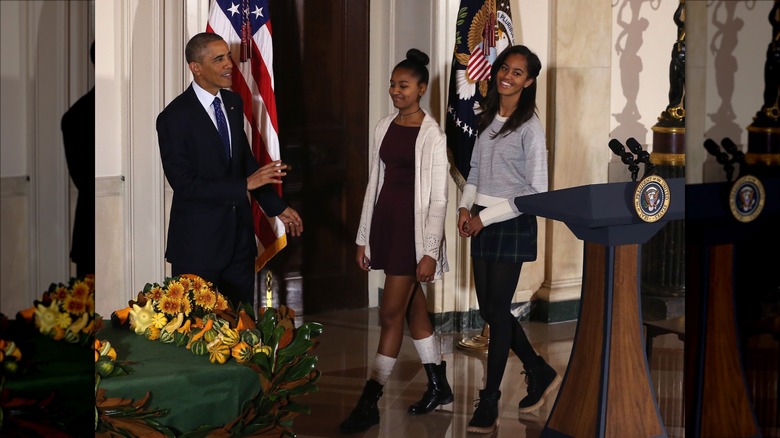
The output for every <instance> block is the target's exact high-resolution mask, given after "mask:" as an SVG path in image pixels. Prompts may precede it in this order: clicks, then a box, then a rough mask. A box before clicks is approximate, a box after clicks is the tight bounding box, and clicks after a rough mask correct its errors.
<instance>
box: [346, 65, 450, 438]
mask: <svg viewBox="0 0 780 438" xmlns="http://www.w3.org/2000/svg"><path fill="white" fill-rule="evenodd" d="M427 64H428V56H427V55H426V54H425V53H423V52H421V51H419V50H417V49H410V50H409V51H408V52H407V53H406V59H405V60H403V61H401V62H400V63H398V65H396V66H395V68H394V69H393V73H392V76H391V78H390V90H389V92H390V97H391V98H392V99H393V105H394V106H395V108H396V109H398V111H397V112H395V113H393V114H390V115H389V116H387V117H384V118H383V119H381V120H380V121H379V123H377V126H376V129H375V131H374V147H373V150H372V156H371V168H370V172H369V179H368V186H367V187H366V194H365V197H364V200H363V212H362V214H361V218H360V226H359V228H358V234H357V239H356V241H355V243H356V244H357V254H356V261H357V264H358V266H359V267H360V268H361V269H363V270H365V271H369V270H371V269H382V270H384V273H385V286H384V293H383V295H382V302H381V304H380V310H379V318H380V321H381V326H382V327H381V333H380V337H379V346H378V347H377V354H376V358H375V359H374V364H373V369H372V372H371V377H370V378H369V379H368V381H367V382H366V385H365V387H364V389H363V394H362V395H361V397H360V400H359V401H358V403H357V406H356V407H355V409H354V410H353V411H352V413H351V414H350V416H349V418H347V419H346V420H345V421H344V422H343V423H341V426H340V429H341V431H342V432H346V433H350V432H361V431H364V430H367V429H368V428H370V427H371V426H373V425H375V424H377V423H379V410H378V408H377V401H378V400H379V397H381V396H382V387H383V386H384V384H385V383H386V382H387V379H388V377H389V376H390V373H391V372H392V370H393V366H394V365H395V361H396V357H398V352H399V351H400V349H401V342H402V341H403V336H404V317H405V316H406V317H407V318H408V325H409V331H410V333H411V335H412V339H413V341H414V345H415V347H416V348H417V351H418V353H419V354H420V359H421V361H422V363H423V366H424V368H425V372H426V374H427V376H428V389H427V391H426V392H425V394H423V397H422V399H421V400H420V401H418V402H417V403H415V404H413V405H411V406H410V407H409V413H410V414H413V415H420V414H427V413H429V412H431V411H432V410H434V409H435V408H436V407H437V406H439V405H445V404H448V403H452V400H453V396H452V390H451V388H450V385H449V383H448V382H447V375H446V362H444V361H442V360H441V353H440V351H439V341H438V340H437V339H436V336H435V335H434V332H433V325H432V324H431V319H430V316H429V315H428V308H427V302H426V299H425V295H424V293H423V290H422V287H421V283H423V282H432V281H434V280H436V279H439V278H441V275H442V273H444V272H446V271H447V270H448V269H449V268H448V265H447V257H446V247H445V241H444V218H445V215H446V213H447V177H448V174H449V162H448V160H447V146H446V144H447V142H446V137H445V136H444V132H443V131H442V129H441V127H439V124H438V123H437V122H436V120H435V119H434V118H433V117H431V116H430V115H428V114H427V113H425V112H424V111H423V110H422V108H420V98H421V97H422V96H423V95H424V94H425V91H426V89H427V87H428V69H427V67H426V65H427Z"/></svg>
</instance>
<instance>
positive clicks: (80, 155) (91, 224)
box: [60, 88, 95, 270]
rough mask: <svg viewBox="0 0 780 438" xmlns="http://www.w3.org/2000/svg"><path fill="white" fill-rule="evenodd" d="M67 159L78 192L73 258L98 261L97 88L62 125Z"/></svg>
mask: <svg viewBox="0 0 780 438" xmlns="http://www.w3.org/2000/svg"><path fill="white" fill-rule="evenodd" d="M60 127H61V129H62V142H63V144H64V146H65V160H66V161H67V163H68V173H69V174H70V177H71V179H72V180H73V185H75V186H76V189H78V191H79V193H78V197H77V198H76V216H75V218H74V224H73V241H72V244H71V249H70V258H71V260H73V263H76V264H82V263H86V264H88V265H89V264H91V265H92V266H91V267H92V269H93V270H94V263H95V262H94V260H95V89H94V88H93V89H91V90H89V92H87V94H85V95H83V96H81V98H79V100H77V101H76V102H75V103H74V104H73V106H71V107H70V108H69V109H68V111H66V112H65V114H64V115H63V116H62V120H61V122H60Z"/></svg>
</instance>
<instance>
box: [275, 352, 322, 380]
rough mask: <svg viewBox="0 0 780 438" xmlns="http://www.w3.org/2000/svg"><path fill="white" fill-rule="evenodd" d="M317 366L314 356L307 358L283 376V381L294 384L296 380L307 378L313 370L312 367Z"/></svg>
mask: <svg viewBox="0 0 780 438" xmlns="http://www.w3.org/2000/svg"><path fill="white" fill-rule="evenodd" d="M315 365H317V357H316V356H308V357H306V358H305V359H303V360H302V361H300V363H298V364H296V365H295V366H293V367H292V368H291V369H290V371H288V372H287V373H286V374H285V375H284V377H283V378H284V380H286V381H288V382H294V381H296V380H298V379H301V378H303V377H305V376H307V375H308V374H309V373H311V372H312V370H314V366H315Z"/></svg>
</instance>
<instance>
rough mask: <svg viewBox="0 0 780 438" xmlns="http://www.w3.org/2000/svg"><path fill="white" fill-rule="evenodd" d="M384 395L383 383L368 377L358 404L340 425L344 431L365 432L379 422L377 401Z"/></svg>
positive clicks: (340, 428)
mask: <svg viewBox="0 0 780 438" xmlns="http://www.w3.org/2000/svg"><path fill="white" fill-rule="evenodd" d="M381 396H382V385H380V384H379V383H377V381H376V380H373V379H368V380H367V381H366V386H365V387H363V394H362V395H361V396H360V399H359V400H358V402H357V406H355V409H353V410H352V413H351V414H349V417H348V418H347V419H346V420H344V422H342V423H341V425H340V426H339V430H340V431H341V432H343V433H354V432H363V431H364V430H368V428H370V427H371V426H373V425H375V424H379V408H377V406H376V403H377V402H378V401H379V397H381Z"/></svg>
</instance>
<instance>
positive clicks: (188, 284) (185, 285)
mask: <svg viewBox="0 0 780 438" xmlns="http://www.w3.org/2000/svg"><path fill="white" fill-rule="evenodd" d="M179 283H181V286H182V287H183V288H184V290H185V291H188V290H190V288H191V287H192V283H191V282H190V279H189V278H187V277H180V278H179ZM169 289H170V288H169Z"/></svg>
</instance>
